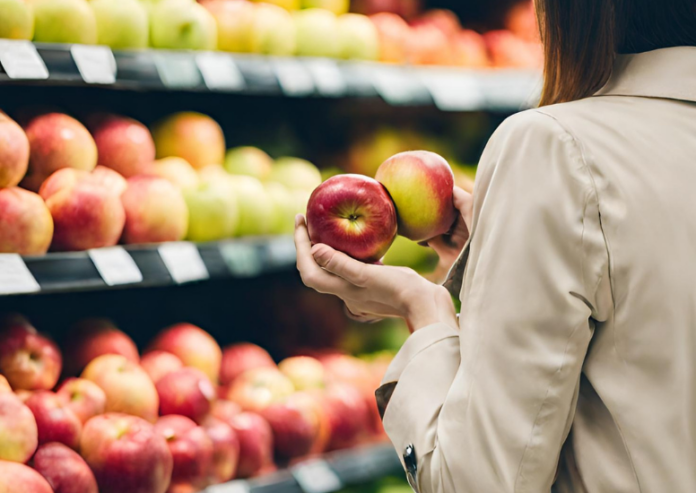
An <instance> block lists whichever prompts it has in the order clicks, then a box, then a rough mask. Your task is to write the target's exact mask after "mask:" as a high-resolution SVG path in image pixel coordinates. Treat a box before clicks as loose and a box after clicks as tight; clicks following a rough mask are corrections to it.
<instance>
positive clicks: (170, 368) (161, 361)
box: [140, 350, 184, 384]
mask: <svg viewBox="0 0 696 493" xmlns="http://www.w3.org/2000/svg"><path fill="white" fill-rule="evenodd" d="M140 366H142V367H143V370H145V372H146V373H147V374H148V375H150V378H151V379H152V381H153V382H154V383H155V384H157V382H159V381H160V380H161V379H162V378H163V377H165V376H167V375H168V374H170V373H172V372H175V371H177V370H180V369H181V368H183V367H184V364H183V363H182V362H181V359H179V357H178V356H175V355H173V354H172V353H168V352H167V351H159V350H158V351H151V352H149V353H147V354H144V355H143V357H142V358H140Z"/></svg>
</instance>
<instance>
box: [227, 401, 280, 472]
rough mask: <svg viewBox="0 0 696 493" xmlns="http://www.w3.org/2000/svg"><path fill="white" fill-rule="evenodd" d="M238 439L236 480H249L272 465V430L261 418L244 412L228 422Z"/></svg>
mask: <svg viewBox="0 0 696 493" xmlns="http://www.w3.org/2000/svg"><path fill="white" fill-rule="evenodd" d="M228 424H229V425H230V426H231V427H232V429H233V430H234V431H235V433H236V434H237V437H238V438H239V450H240V452H239V465H238V467H237V477H238V478H242V479H244V478H250V477H253V476H256V475H258V474H259V473H260V472H261V471H262V470H264V469H265V468H267V467H269V466H271V465H272V464H273V430H272V429H271V425H269V424H268V421H266V420H265V419H264V418H263V417H261V416H260V415H258V414H256V413H250V412H245V413H241V414H238V415H236V416H233V417H232V419H230V421H229V422H228Z"/></svg>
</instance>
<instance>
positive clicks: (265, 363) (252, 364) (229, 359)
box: [220, 342, 276, 385]
mask: <svg viewBox="0 0 696 493" xmlns="http://www.w3.org/2000/svg"><path fill="white" fill-rule="evenodd" d="M275 367H276V364H275V361H273V358H271V355H270V354H268V352H267V351H266V350H265V349H263V348H262V347H259V346H257V345H256V344H251V343H248V342H242V343H239V344H232V345H230V346H226V347H225V349H224V350H223V351H222V364H221V365H220V384H221V385H227V384H229V383H232V382H233V381H234V379H235V378H237V377H238V376H239V375H241V374H242V373H244V372H245V371H247V370H254V369H256V368H275Z"/></svg>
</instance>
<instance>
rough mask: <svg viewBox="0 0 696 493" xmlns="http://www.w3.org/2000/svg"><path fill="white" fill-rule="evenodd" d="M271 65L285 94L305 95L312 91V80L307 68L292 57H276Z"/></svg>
mask: <svg viewBox="0 0 696 493" xmlns="http://www.w3.org/2000/svg"><path fill="white" fill-rule="evenodd" d="M273 67H274V70H275V73H276V77H278V82H279V83H280V88H281V89H282V90H283V93H284V94H285V95H286V96H307V95H309V94H312V93H313V92H314V81H313V80H312V74H310V73H309V70H307V68H306V67H305V66H304V65H303V64H302V63H301V62H300V61H299V60H296V59H294V58H278V59H276V60H274V62H273Z"/></svg>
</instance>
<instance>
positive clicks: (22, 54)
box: [0, 39, 48, 80]
mask: <svg viewBox="0 0 696 493" xmlns="http://www.w3.org/2000/svg"><path fill="white" fill-rule="evenodd" d="M0 63H1V64H2V67H3V68H4V69H5V72H6V73H7V76H8V77H9V78H10V79H25V80H41V79H48V69H47V68H46V64H45V63H44V61H43V59H42V58H41V56H40V55H39V52H38V51H36V47H35V46H34V44H33V43H32V42H31V41H17V40H10V39H0Z"/></svg>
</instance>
